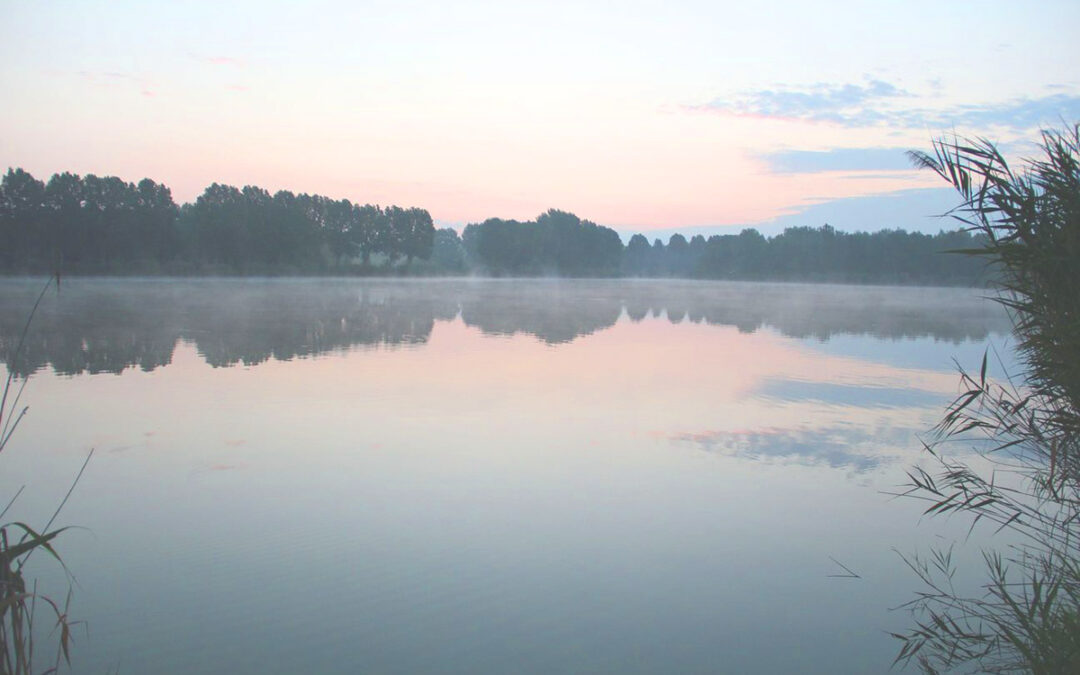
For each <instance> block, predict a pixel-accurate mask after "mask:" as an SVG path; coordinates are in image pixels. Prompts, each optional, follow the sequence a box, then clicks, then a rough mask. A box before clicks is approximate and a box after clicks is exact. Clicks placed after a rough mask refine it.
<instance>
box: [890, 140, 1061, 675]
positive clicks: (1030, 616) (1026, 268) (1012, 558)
mask: <svg viewBox="0 0 1080 675" xmlns="http://www.w3.org/2000/svg"><path fill="white" fill-rule="evenodd" d="M1039 152H1040V154H1039V156H1038V157H1037V158H1035V159H1029V160H1025V161H1024V162H1023V168H1022V169H1021V170H1019V171H1014V170H1013V169H1012V168H1010V166H1009V163H1008V162H1007V161H1006V158H1005V157H1004V156H1003V155H1002V153H1001V152H1000V151H999V150H998V148H997V147H996V146H995V144H994V143H992V142H990V141H987V140H985V139H976V140H966V139H960V138H955V137H954V138H946V139H942V140H938V141H936V142H935V143H934V146H933V152H932V153H920V152H916V153H911V157H912V159H913V161H914V163H915V164H916V165H917V166H920V167H924V168H928V169H930V170H932V171H935V172H936V173H937V174H938V175H940V176H941V177H942V178H944V179H945V180H946V181H948V182H949V183H950V184H951V185H952V186H953V187H955V188H956V190H957V191H958V192H959V194H960V196H961V198H962V203H961V205H960V206H959V207H957V208H956V209H954V210H953V211H952V212H951V213H950V214H949V215H950V216H951V217H954V218H957V219H958V220H960V221H961V222H963V223H964V225H965V226H966V227H967V228H968V229H969V230H971V231H973V232H976V233H979V234H982V235H984V236H985V239H986V242H985V245H984V246H983V247H981V248H979V249H976V250H967V251H960V252H959V253H962V254H965V255H974V256H980V257H982V258H984V259H985V260H986V261H987V262H988V264H989V265H991V266H993V267H994V268H996V269H995V270H994V271H995V272H996V274H995V275H993V276H992V278H994V279H995V280H996V282H995V283H997V284H999V286H998V288H997V289H996V296H995V297H996V299H997V301H998V302H1000V303H1002V304H1003V305H1004V306H1005V307H1006V308H1007V310H1008V311H1009V313H1010V316H1011V318H1012V320H1013V328H1014V334H1015V339H1016V349H1017V352H1018V355H1019V357H1020V363H1021V367H1022V372H1020V373H1018V374H1015V375H1011V376H1009V375H1007V376H1006V377H1004V378H993V377H990V376H989V375H988V374H987V361H988V356H987V355H984V357H983V361H982V364H981V367H980V369H979V372H978V374H975V373H972V372H965V371H961V385H962V386H961V393H960V394H959V395H958V396H957V398H956V399H955V400H954V401H953V402H952V404H951V405H950V406H949V407H948V408H947V410H946V413H945V415H944V418H943V419H942V421H941V422H940V423H939V424H938V426H937V427H936V428H935V429H934V432H933V434H932V436H931V440H930V441H929V442H928V443H926V444H925V445H926V450H927V452H928V453H929V455H930V457H931V458H932V461H933V468H932V469H930V470H925V469H922V468H916V469H913V470H912V471H911V472H910V473H909V474H908V475H909V478H910V484H909V485H908V488H909V489H908V491H907V492H906V493H905V494H907V495H909V496H913V497H916V498H919V499H924V500H927V502H928V506H927V508H926V513H927V514H935V515H942V514H965V515H967V516H969V517H970V518H971V528H972V529H974V528H975V527H978V526H981V525H987V524H988V525H991V526H992V527H993V528H994V530H995V531H996V532H1002V531H1008V532H1009V533H1010V534H1011V535H1012V536H1010V537H1009V540H1010V543H1009V544H1008V545H1006V546H1004V547H1001V549H1000V550H986V551H983V560H984V562H985V566H986V575H987V578H986V581H985V583H984V584H983V586H982V591H981V592H979V593H975V594H965V593H962V592H960V591H958V590H957V587H956V585H954V578H955V576H954V575H955V573H956V565H955V564H954V561H953V555H952V553H953V550H952V549H943V550H934V551H932V552H931V553H930V554H929V555H925V556H905V557H904V559H905V561H906V562H907V563H908V565H909V566H910V567H911V569H912V570H913V571H914V572H915V573H916V575H917V576H918V577H919V579H920V580H921V583H922V586H923V587H922V589H921V590H920V591H919V592H917V594H916V596H915V598H914V599H913V600H911V601H910V602H909V603H907V604H906V605H905V607H906V609H908V610H909V611H910V612H911V615H912V620H913V626H912V627H911V628H910V629H909V630H907V631H906V632H903V633H897V634H895V637H896V638H898V639H899V640H901V643H902V646H901V648H900V652H899V654H898V656H897V658H896V662H897V663H901V664H905V665H907V664H910V663H912V662H914V663H916V664H918V666H919V667H920V669H921V670H922V671H923V672H926V673H941V672H991V673H1037V674H1042V673H1073V674H1075V673H1080V126H1078V125H1073V126H1071V127H1067V128H1065V129H1064V130H1061V131H1045V132H1043V134H1042V139H1041V144H1040V151H1039ZM957 442H961V443H964V444H965V445H966V446H968V447H970V448H973V449H974V450H975V451H976V452H977V453H978V454H979V455H980V456H981V458H982V459H984V460H985V462H983V461H982V460H979V461H978V462H976V461H970V460H965V459H964V455H962V454H961V455H959V458H957V457H954V456H950V455H949V450H950V446H951V445H952V444H954V443H957ZM967 456H968V457H969V458H970V457H971V455H970V454H969V455H967Z"/></svg>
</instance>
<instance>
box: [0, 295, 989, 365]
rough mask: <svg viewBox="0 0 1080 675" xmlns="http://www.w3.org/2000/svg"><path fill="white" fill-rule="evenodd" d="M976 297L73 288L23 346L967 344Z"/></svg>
mask: <svg viewBox="0 0 1080 675" xmlns="http://www.w3.org/2000/svg"><path fill="white" fill-rule="evenodd" d="M39 287H40V286H39V285H38V283H37V282H30V281H25V280H6V281H3V282H0V359H2V360H3V362H4V363H8V361H9V358H10V355H11V354H12V352H13V351H14V348H15V345H16V343H17V341H18V338H19V335H20V333H21V330H22V326H23V319H24V317H25V314H26V311H27V308H28V307H29V306H30V305H31V304H32V301H33V296H34V293H35V291H36V290H37V289H38V288H39ZM975 295H976V292H975V291H972V290H968V289H921V288H899V289H898V288H881V287H854V286H815V285H799V284H742V283H714V282H683V281H672V282H667V283H665V282H638V281H573V282H569V281H568V282H558V281H486V282H476V281H468V280H424V281H382V280H377V281H355V280H330V281H326V280H318V281H312V280H194V281H189V280H161V279H154V280H121V281H103V280H84V279H80V280H74V281H70V282H65V284H64V288H63V292H62V293H60V294H58V295H56V296H54V297H50V298H47V299H46V301H45V302H44V303H43V304H42V307H41V310H40V312H39V315H38V316H37V317H36V318H35V321H34V330H33V331H32V332H31V333H30V335H29V336H28V343H27V345H26V354H25V359H24V360H22V361H20V363H18V364H15V365H14V369H15V370H16V372H17V373H19V374H23V375H25V374H28V373H31V372H33V371H35V370H37V369H39V368H42V367H44V366H46V365H51V366H52V367H53V369H55V370H56V371H57V372H59V373H62V374H67V375H74V374H80V373H119V372H122V371H123V370H124V369H126V368H130V367H137V368H141V369H143V370H147V371H149V370H153V369H155V368H159V367H161V366H164V365H168V364H169V363H170V362H171V361H172V358H173V352H174V350H175V347H176V344H177V341H179V340H187V341H190V342H192V343H194V345H195V346H196V349H197V351H198V353H199V354H200V355H201V356H202V357H203V358H204V359H205V360H206V362H207V363H209V364H211V365H214V366H231V365H236V364H245V365H253V364H258V363H262V362H264V361H266V360H267V359H270V358H274V359H278V360H289V359H292V358H296V357H302V356H313V355H318V354H323V353H326V352H331V351H335V350H345V349H350V348H354V347H359V346H384V347H393V346H397V345H406V346H407V345H412V344H422V343H425V342H427V340H428V339H429V337H430V335H431V332H432V329H433V327H434V325H435V323H436V322H439V321H450V320H453V319H455V318H457V317H459V316H460V317H461V319H462V320H463V321H464V323H465V324H466V325H467V326H470V327H474V328H477V329H479V330H480V331H482V332H483V333H485V334H490V335H514V334H528V335H532V336H535V337H536V338H538V339H540V340H542V341H544V342H546V343H548V344H552V345H554V344H562V343H567V342H571V341H573V340H575V339H577V338H579V337H582V336H585V335H590V334H592V333H596V332H598V331H603V330H606V329H608V328H610V327H611V326H613V325H615V323H616V322H617V321H618V320H619V319H620V317H623V316H625V317H626V318H627V319H629V320H630V321H632V322H637V321H641V320H642V319H644V318H646V317H649V316H666V317H667V319H668V320H669V321H671V322H673V323H678V322H682V321H690V322H694V323H707V324H710V325H728V326H735V327H737V328H738V330H739V331H741V332H746V333H752V332H754V331H757V330H759V329H762V328H771V329H773V330H776V331H778V332H780V333H781V334H783V335H785V336H789V337H797V338H816V339H819V340H827V339H829V338H830V337H832V336H834V335H837V334H845V335H868V336H873V337H877V338H893V339H895V338H914V337H931V338H933V339H935V340H948V341H951V342H961V341H969V340H983V339H985V338H986V337H987V336H988V335H989V334H990V333H994V332H1007V330H1008V328H1009V325H1008V321H1007V317H1005V315H1004V314H1003V313H1002V312H1001V311H1000V309H999V308H998V307H996V306H994V305H993V304H992V303H989V302H985V301H979V300H978V299H977V298H976V297H974V296H975Z"/></svg>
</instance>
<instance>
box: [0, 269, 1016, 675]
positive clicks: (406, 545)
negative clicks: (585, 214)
mask: <svg viewBox="0 0 1080 675" xmlns="http://www.w3.org/2000/svg"><path fill="white" fill-rule="evenodd" d="M39 289H40V285H39V284H38V282H31V281H4V282H2V283H0V310H2V311H0V354H2V355H3V359H4V362H5V363H8V361H9V359H10V355H11V354H12V352H13V349H14V345H15V342H16V341H17V340H18V336H19V333H20V331H21V330H22V323H23V320H24V317H25V312H26V308H28V306H29V304H30V303H32V300H33V297H34V295H35V293H36V292H37V291H38V290H39ZM978 295H979V293H978V291H972V290H969V289H926V288H887V287H852V286H814V285H799V284H752V283H703V282H682V281H565V280H564V281H554V280H552V281H512V280H486V281H471V280H408V281H388V280H375V281H366V280H364V281H358V280H285V279H276V280H262V281H260V280H198V281H188V280H184V281H178V280H163V279H155V280H123V281H104V280H82V279H79V280H72V281H70V282H69V281H67V280H65V281H64V285H63V288H62V291H61V292H60V293H59V295H55V294H50V295H49V296H48V297H47V298H46V300H45V301H44V302H43V304H42V308H41V311H40V313H39V314H38V316H36V317H35V319H34V323H33V324H32V329H31V331H30V334H29V336H28V345H29V348H28V352H27V358H26V360H25V361H22V362H17V363H15V364H11V366H10V367H13V368H14V370H15V371H16V372H17V373H20V374H26V373H32V377H31V380H30V382H29V385H28V386H27V389H26V393H25V398H26V401H27V403H29V404H30V406H31V411H30V413H29V414H28V416H27V418H26V419H25V421H24V423H23V426H22V427H21V428H20V429H19V431H18V435H17V437H16V438H15V439H14V440H13V443H12V445H11V446H9V448H8V450H6V451H5V457H4V458H3V461H4V462H5V472H6V473H5V475H7V476H10V477H12V478H10V479H9V484H11V483H14V482H19V484H21V483H22V482H25V483H27V490H26V494H25V497H22V498H20V501H19V502H18V503H17V504H16V507H15V510H16V511H18V513H14V512H13V514H12V515H13V517H14V518H15V519H23V518H25V519H27V521H28V522H31V523H33V522H37V521H40V520H42V519H43V518H47V516H48V514H49V513H51V507H54V506H55V504H56V502H57V500H58V498H59V496H62V494H63V492H64V491H65V490H66V488H67V486H68V484H69V481H70V479H71V477H72V476H73V474H74V472H75V471H76V470H77V468H78V465H79V464H80V463H81V460H82V457H83V456H84V453H85V452H86V451H88V450H89V449H90V448H91V447H93V448H95V449H96V453H97V454H96V455H95V457H94V459H93V460H92V462H91V465H90V467H89V468H88V470H87V473H86V475H85V476H84V478H83V480H82V482H81V483H80V484H79V486H78V488H77V490H76V492H75V494H74V495H73V497H72V500H71V502H70V503H69V505H68V507H67V509H66V510H65V512H64V523H63V524H75V525H81V526H84V527H86V528H87V531H85V532H84V531H70V532H68V533H65V534H64V536H63V538H62V539H61V540H60V541H59V549H60V550H61V552H62V554H63V557H64V560H65V562H66V564H67V565H68V567H69V568H70V569H71V570H72V571H73V572H74V573H75V575H76V577H77V578H78V582H79V585H78V587H77V588H76V589H75V592H74V599H73V611H72V614H73V615H74V616H75V617H76V618H83V619H86V620H87V621H88V622H89V626H90V634H89V636H83V637H82V639H79V640H78V642H77V643H76V649H75V652H74V654H73V658H74V660H75V663H76V664H77V665H78V667H77V670H78V671H79V672H105V671H107V670H108V669H110V668H112V669H116V667H117V666H119V669H120V672H158V673H172V672H176V673H181V672H183V673H190V672H195V673H227V672H267V673H292V672H304V671H309V672H340V673H352V672H380V673H412V672H441V673H457V672H460V673H477V672H487V673H504V672H535V673H548V672H595V673H627V672H641V673H653V672H686V673H693V672H701V673H706V672H708V673H711V672H759V673H775V672H822V673H826V672H827V673H838V672H839V673H844V672H849V673H863V672H885V671H886V670H887V669H888V667H889V664H890V663H891V660H892V657H893V656H894V655H895V651H896V645H894V644H893V641H892V640H891V639H890V638H889V637H888V636H887V635H886V633H885V631H887V630H889V629H895V628H897V627H902V626H904V625H906V617H905V616H904V615H901V614H898V613H895V612H893V613H890V612H889V611H888V608H889V607H892V606H896V605H898V604H900V603H901V602H903V601H905V600H907V599H908V598H909V597H910V592H911V590H912V588H914V581H913V578H912V577H911V576H910V575H909V574H906V573H905V572H904V569H903V564H902V562H901V561H900V560H899V558H898V557H897V556H896V555H895V553H893V551H892V549H893V548H894V547H895V548H898V549H900V550H910V549H914V548H916V547H917V546H918V542H920V541H925V540H926V539H927V537H935V536H938V535H940V536H945V537H951V536H963V534H964V533H965V532H966V528H962V527H961V528H959V531H958V532H957V531H953V529H954V528H952V526H951V524H949V523H947V522H929V523H927V522H924V523H920V522H919V513H920V511H921V509H920V508H919V505H918V504H913V503H905V502H903V501H899V502H897V501H891V500H890V498H889V497H888V496H887V495H884V494H883V493H882V492H883V491H887V490H891V489H893V488H895V486H897V485H898V484H900V483H901V482H903V474H904V471H905V470H906V469H907V468H908V467H909V466H910V465H911V464H912V463H914V462H916V461H918V459H919V452H920V447H921V446H920V444H919V440H918V437H919V434H921V433H923V432H925V431H926V430H927V429H929V428H930V427H931V426H932V425H933V424H934V423H935V422H936V421H937V419H938V417H939V416H940V414H941V411H942V409H943V406H944V405H945V403H946V402H947V401H948V400H949V399H950V398H951V397H952V396H953V395H955V392H956V386H957V377H956V374H955V372H954V366H953V363H952V359H953V358H954V357H956V358H957V359H958V360H960V361H961V362H962V363H966V364H967V365H972V364H977V362H978V360H979V359H981V356H982V353H983V350H984V349H985V348H986V345H987V344H989V343H993V344H996V345H999V347H1000V349H1001V350H1002V351H1003V354H1006V355H1007V351H1006V350H1007V346H1005V341H1004V337H1003V336H1004V335H1005V334H1007V333H1008V331H1009V327H1010V325H1009V322H1008V318H1007V316H1005V314H1004V313H1003V312H1002V311H1001V309H1000V308H999V307H997V306H996V305H994V304H992V303H990V302H985V301H980V300H979V299H978ZM1005 360H1006V361H1007V360H1008V359H1007V356H1006V359H1005ZM1005 365H1006V367H1007V365H1008V364H1007V363H1006V364H1005ZM830 558H836V559H837V560H839V561H841V562H843V564H844V565H846V566H848V567H850V568H851V569H853V570H855V571H857V572H858V573H859V574H860V576H861V579H841V578H835V577H833V576H830V575H834V574H837V573H838V572H841V570H838V568H837V567H836V564H835V563H833V562H832V561H831V560H830ZM35 564H36V569H35V572H36V573H37V574H38V576H39V578H40V579H41V580H42V583H49V584H52V585H53V586H55V585H56V584H57V583H58V580H59V579H60V578H61V576H62V575H61V574H60V573H59V572H58V571H57V570H56V569H55V566H50V565H48V564H47V561H46V560H45V559H44V558H42V559H41V560H37V561H35ZM63 588H64V589H65V590H66V587H63Z"/></svg>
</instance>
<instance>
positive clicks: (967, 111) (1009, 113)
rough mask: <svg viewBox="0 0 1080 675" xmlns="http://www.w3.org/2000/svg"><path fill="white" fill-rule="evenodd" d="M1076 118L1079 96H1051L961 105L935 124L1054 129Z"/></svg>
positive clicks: (1078, 108)
mask: <svg viewBox="0 0 1080 675" xmlns="http://www.w3.org/2000/svg"><path fill="white" fill-rule="evenodd" d="M1077 118H1080V96H1073V95H1069V94H1052V95H1050V96H1043V97H1040V98H1025V99H1015V100H1013V101H1008V102H1005V103H1000V104H997V105H983V106H979V105H964V106H959V107H957V108H955V109H953V110H951V111H948V112H946V113H943V114H942V115H940V117H939V120H938V123H937V124H936V125H934V124H932V123H931V126H951V125H953V124H956V125H963V126H975V127H985V126H1001V127H1009V128H1012V129H1034V128H1036V127H1039V126H1057V125H1058V124H1059V123H1060V121H1061V120H1062V119H1065V120H1074V119H1077Z"/></svg>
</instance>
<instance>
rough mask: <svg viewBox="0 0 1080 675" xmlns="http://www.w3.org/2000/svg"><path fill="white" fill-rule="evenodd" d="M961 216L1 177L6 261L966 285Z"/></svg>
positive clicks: (182, 270) (159, 269)
mask: <svg viewBox="0 0 1080 675" xmlns="http://www.w3.org/2000/svg"><path fill="white" fill-rule="evenodd" d="M980 241H981V240H979V239H978V237H976V236H973V235H971V234H969V233H967V232H964V231H955V232H942V233H939V234H937V235H927V234H921V233H917V232H904V231H902V230H884V231H880V232H874V233H866V232H855V233H844V232H838V231H836V230H835V229H833V228H832V227H830V226H828V225H825V226H823V227H819V228H810V227H796V228H788V229H787V230H785V231H784V232H783V233H782V234H779V235H776V236H774V237H766V236H764V235H762V234H761V233H759V232H758V231H756V230H753V229H746V230H743V231H742V232H741V233H739V234H731V235H714V236H712V237H709V238H708V239H706V238H705V237H703V236H701V235H696V236H694V237H692V238H691V239H689V240H687V239H686V237H684V236H683V235H681V234H675V235H672V236H671V237H670V238H669V239H668V241H667V243H666V244H665V243H664V242H662V241H661V240H659V239H655V240H654V241H653V242H652V243H649V240H648V239H646V237H645V236H644V235H642V234H636V235H634V236H633V237H632V238H631V239H630V241H629V242H628V243H627V244H626V245H625V246H624V245H623V244H622V241H621V240H620V238H619V235H618V234H617V233H616V232H615V231H614V230H613V229H611V228H608V227H604V226H601V225H597V224H596V223H593V222H591V221H588V220H582V219H580V218H578V217H577V216H576V215H574V214H572V213H567V212H565V211H558V210H555V209H552V210H549V211H547V212H546V213H543V214H541V215H540V216H538V217H537V218H536V220H533V221H517V220H503V219H499V218H489V219H488V220H485V221H483V222H481V223H472V224H469V225H467V226H466V227H465V229H464V232H463V233H462V235H461V236H459V235H458V233H457V232H456V231H454V230H453V229H450V228H444V229H439V230H436V229H435V227H434V224H433V222H432V219H431V215H430V214H429V213H428V212H427V211H426V210H424V209H420V208H415V207H414V208H403V207H399V206H386V207H381V206H377V205H372V204H359V203H353V202H350V201H349V200H347V199H332V198H329V197H324V196H321V195H308V194H294V193H292V192H289V191H286V190H282V191H278V192H275V193H273V194H271V193H270V192H269V191H267V190H265V189H263V188H260V187H256V186H250V185H249V186H245V187H243V188H236V187H233V186H229V185H221V184H218V183H214V184H213V185H210V186H209V187H207V188H206V189H205V190H204V191H203V193H202V194H201V195H199V197H198V198H197V199H196V200H195V201H194V202H193V203H187V204H182V205H177V204H176V202H174V201H173V198H172V193H171V191H170V190H169V188H168V187H167V186H165V185H162V184H160V183H156V182H154V181H153V180H150V179H149V178H145V179H143V180H142V181H140V182H139V183H137V184H136V183H129V182H125V181H123V180H121V179H119V178H116V177H98V176H94V175H92V174H88V175H86V176H82V177H80V176H78V175H75V174H72V173H59V174H55V175H53V176H52V177H51V178H50V179H49V180H48V181H47V182H44V181H41V180H38V179H36V178H34V177H33V176H32V175H31V174H30V173H28V172H26V171H24V170H22V169H8V171H7V173H6V174H5V175H4V176H3V179H2V180H0V273H4V274H34V273H48V272H53V271H57V270H58V271H61V272H63V273H81V274H177V275H199V274H274V275H280V274H425V275H464V274H476V275H490V276H567V277H618V276H629V277H679V278H700V279H747V280H784V281H834V282H852V283H920V284H950V285H957V284H975V283H977V282H978V281H979V279H980V275H981V272H982V265H981V263H980V262H978V261H977V260H976V259H973V258H964V257H959V256H945V255H939V254H941V253H942V252H944V251H949V250H960V249H973V248H978V247H979V245H980Z"/></svg>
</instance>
